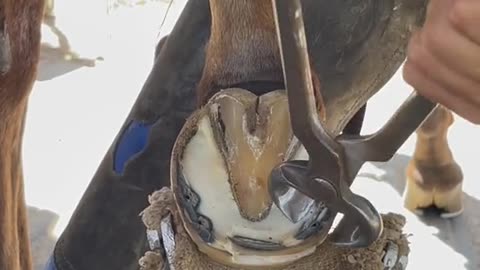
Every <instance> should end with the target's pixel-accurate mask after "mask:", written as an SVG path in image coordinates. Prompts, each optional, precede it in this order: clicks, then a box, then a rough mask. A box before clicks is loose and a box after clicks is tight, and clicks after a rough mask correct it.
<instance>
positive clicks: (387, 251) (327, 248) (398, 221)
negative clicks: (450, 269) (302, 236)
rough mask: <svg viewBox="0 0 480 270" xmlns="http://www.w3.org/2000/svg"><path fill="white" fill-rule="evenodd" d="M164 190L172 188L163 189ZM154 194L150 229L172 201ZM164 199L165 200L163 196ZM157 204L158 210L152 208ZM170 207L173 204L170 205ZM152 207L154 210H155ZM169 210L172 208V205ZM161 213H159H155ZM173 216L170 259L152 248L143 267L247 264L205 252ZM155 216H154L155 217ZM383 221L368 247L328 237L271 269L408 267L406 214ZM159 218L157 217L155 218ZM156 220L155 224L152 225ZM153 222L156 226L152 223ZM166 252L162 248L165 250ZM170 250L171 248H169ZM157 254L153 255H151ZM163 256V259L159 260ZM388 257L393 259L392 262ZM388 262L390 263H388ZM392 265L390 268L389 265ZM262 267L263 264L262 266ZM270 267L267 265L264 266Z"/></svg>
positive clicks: (213, 269) (198, 269)
mask: <svg viewBox="0 0 480 270" xmlns="http://www.w3.org/2000/svg"><path fill="white" fill-rule="evenodd" d="M161 192H169V191H167V190H166V189H163V190H162V191H161ZM152 197H155V198H164V199H166V200H165V201H163V203H159V201H158V200H157V201H156V202H155V203H154V204H153V205H152V206H150V207H149V208H147V209H146V210H145V211H144V213H148V216H145V215H144V216H143V221H144V223H145V225H146V226H147V228H148V229H157V228H158V227H159V226H158V223H159V222H158V221H159V220H161V219H162V218H163V217H165V216H164V215H165V213H166V211H165V209H158V207H161V206H160V205H163V206H164V207H165V206H167V205H169V203H168V202H167V201H170V200H169V199H168V198H169V196H167V195H166V194H154V195H152ZM161 201H162V200H161ZM152 208H154V209H155V210H153V209H152ZM169 208H170V207H169ZM152 210H153V211H152ZM169 210H170V211H171V210H172V208H170V209H169ZM154 213H158V214H159V215H158V216H157V215H155V214H154ZM170 213H171V214H172V216H173V223H174V226H175V228H174V231H175V235H174V240H175V247H174V250H173V252H172V253H171V254H172V255H171V256H170V259H169V260H167V259H166V258H165V257H162V256H161V255H160V254H161V253H160V252H158V253H155V254H156V255H152V252H151V251H149V252H147V253H146V255H145V257H143V258H142V259H141V261H140V262H141V263H143V264H144V265H146V263H145V262H146V261H148V262H149V265H148V266H149V267H150V268H146V267H145V266H142V267H143V268H141V269H142V270H157V269H161V268H160V266H159V265H160V264H162V265H163V263H170V264H171V265H172V266H173V267H172V269H190V270H239V269H244V268H235V267H230V266H224V265H220V264H218V263H216V262H214V261H213V260H211V259H210V258H209V257H207V256H206V255H205V254H204V253H201V252H200V251H199V250H198V249H197V247H196V246H195V244H194V243H193V242H192V241H191V240H190V238H189V236H188V234H187V233H186V231H185V230H184V229H183V226H182V225H178V224H181V223H180V219H179V217H178V214H176V213H175V211H171V212H170ZM152 219H153V220H152ZM382 219H383V222H384V230H383V233H382V235H381V237H380V238H379V239H378V240H377V241H376V242H374V243H373V244H372V245H371V246H370V247H368V248H361V249H349V248H340V247H336V246H334V245H333V244H332V243H331V242H330V241H329V240H328V239H327V241H325V242H324V243H323V244H321V245H320V246H319V247H318V248H317V250H316V251H315V252H314V253H313V254H312V255H310V256H307V257H304V258H302V259H300V260H298V261H295V262H294V263H292V264H290V265H287V266H283V267H278V268H271V267H269V268H268V269H279V270H307V269H308V270H310V269H317V270H384V269H392V270H401V269H405V267H406V265H405V264H406V262H407V258H408V254H409V252H410V250H409V247H408V245H409V243H408V240H407V236H406V235H405V234H404V233H403V231H402V230H403V227H404V225H405V218H404V217H403V216H401V215H397V214H392V213H390V214H385V215H382ZM155 220H156V221H155ZM153 224H155V225H153ZM151 225H153V226H151ZM162 253H163V252H162ZM167 254H168V252H167ZM152 258H154V259H152ZM159 258H160V260H158V259H159ZM155 260H157V261H158V265H152V264H151V263H150V262H152V261H155ZM387 260H391V262H390V264H389V263H387ZM388 265H389V266H388ZM389 267H390V268H389ZM260 269H262V268H260ZM263 269H267V268H263Z"/></svg>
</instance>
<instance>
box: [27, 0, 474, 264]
mask: <svg viewBox="0 0 480 270" xmlns="http://www.w3.org/2000/svg"><path fill="white" fill-rule="evenodd" d="M57 1H58V2H57V6H56V11H57V14H58V18H57V22H56V24H53V23H49V25H44V29H43V33H44V36H43V39H44V47H43V48H42V60H41V63H40V70H39V75H38V80H37V83H36V85H35V89H34V91H33V93H32V96H31V100H30V108H29V113H28V119H27V126H26V132H25V144H24V168H25V181H26V197H27V203H28V205H29V206H30V209H29V214H30V223H31V239H32V244H33V252H34V256H35V264H36V270H41V269H42V266H43V264H44V263H45V260H46V259H47V257H48V256H49V254H50V252H51V249H52V247H53V245H54V243H55V239H56V238H57V237H58V235H59V234H60V233H61V232H62V230H63V228H64V227H65V226H66V224H67V222H68V220H69V218H70V216H71V214H72V211H73V210H74V208H75V206H76V204H77V202H78V200H79V199H80V197H81V196H82V193H83V191H84V190H85V188H86V186H87V185H88V183H89V181H90V179H91V177H92V176H93V174H94V172H95V170H96V168H97V166H98V164H99V162H100V161H101V159H102V158H103V156H104V154H105V152H106V150H107V148H108V147H109V146H110V144H111V142H112V140H113V138H114V137H115V135H116V134H117V132H118V130H119V128H120V126H121V125H122V123H123V121H124V119H125V117H126V115H127V113H128V112H129V110H130V108H131V106H132V104H133V102H134V100H135V98H136V97H137V95H138V93H139V91H140V89H141V87H142V84H143V82H144V80H145V78H146V77H147V75H148V73H149V70H150V68H151V65H152V60H153V51H154V45H155V43H156V42H157V40H158V39H159V38H160V37H162V36H163V35H165V34H167V33H168V32H169V31H170V29H171V27H172V26H173V24H174V23H175V19H176V18H177V16H178V14H179V13H180V11H181V9H182V8H183V6H184V0H173V2H171V1H167V0H156V1H153V0H151V1H148V2H147V3H144V4H143V5H132V6H130V7H120V8H118V9H116V10H114V11H113V12H111V14H110V16H108V17H107V15H106V12H105V11H106V3H105V2H104V1H98V0H84V1H62V0H57ZM74 2H77V3H74ZM137 2H139V1H137ZM166 15H168V16H167V17H166V19H165V16H166ZM68 49H71V50H73V51H75V52H77V53H78V54H79V55H80V57H81V59H80V60H77V61H69V60H68V59H65V53H64V52H65V51H68ZM95 59H100V60H97V61H95ZM409 92H410V88H409V87H408V86H406V85H405V84H404V82H403V81H402V79H401V76H400V74H397V75H396V76H395V77H394V78H393V79H392V80H391V81H390V82H389V84H388V85H387V86H386V87H385V89H383V90H382V91H381V92H380V93H379V94H377V95H376V96H375V97H374V98H373V100H372V101H371V103H370V105H369V109H368V113H367V120H366V126H365V130H364V131H365V133H368V132H373V131H375V130H376V129H377V128H379V127H380V126H381V125H382V124H383V123H384V122H385V120H387V119H388V117H389V116H390V115H391V114H392V113H393V112H394V110H395V109H396V108H397V107H398V105H400V103H401V102H402V101H403V100H404V99H405V98H406V97H407V96H408V94H409ZM479 137H480V128H479V127H475V126H473V125H471V124H469V123H467V122H466V121H464V120H463V119H460V118H457V120H456V122H455V124H454V125H453V127H452V128H451V131H450V134H449V140H450V144H451V146H452V149H453V152H454V154H455V158H456V159H457V161H458V162H459V163H460V164H461V166H462V168H463V171H464V174H465V184H464V186H465V188H464V190H465V207H466V212H465V213H464V214H463V215H462V216H460V217H458V218H456V219H453V220H441V219H439V218H436V217H434V216H427V217H423V218H419V217H417V216H415V215H413V214H412V213H410V212H408V211H406V210H404V209H403V207H402V198H401V195H402V193H403V190H404V186H405V184H404V178H405V175H404V168H405V166H406V164H407V162H408V160H409V158H410V156H411V153H412V151H413V149H414V143H415V137H414V136H412V137H411V138H410V139H409V141H407V143H406V144H405V145H404V146H403V147H402V149H401V150H400V151H399V153H398V154H397V155H396V156H395V157H394V158H393V159H392V160H391V161H390V162H388V163H383V164H367V165H366V166H365V167H364V168H363V170H362V173H361V174H360V176H359V178H358V179H357V180H356V182H355V184H354V189H355V190H356V191H357V192H358V193H361V194H363V195H364V196H367V197H368V198H369V199H371V200H372V201H373V203H374V204H375V205H376V206H377V207H378V208H379V210H380V211H382V212H389V211H393V212H397V213H402V214H404V215H405V216H406V217H407V219H408V224H407V228H406V230H407V232H409V233H411V234H412V235H411V237H410V241H411V243H412V244H411V248H412V253H411V256H410V263H409V267H408V269H414V270H416V269H452V270H457V269H458V270H462V269H468V270H476V269H480V212H479V211H478V209H479V208H480V181H479V179H478V176H479V174H480V173H479V171H478V169H476V166H478V158H477V157H476V156H475V154H476V153H479V144H478V141H477V140H475V139H476V138H479Z"/></svg>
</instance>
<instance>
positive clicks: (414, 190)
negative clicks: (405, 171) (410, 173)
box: [404, 177, 464, 219]
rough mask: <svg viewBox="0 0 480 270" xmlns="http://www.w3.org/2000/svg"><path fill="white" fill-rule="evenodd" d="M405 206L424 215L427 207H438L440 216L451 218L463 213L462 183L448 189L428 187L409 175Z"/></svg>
mask: <svg viewBox="0 0 480 270" xmlns="http://www.w3.org/2000/svg"><path fill="white" fill-rule="evenodd" d="M404 206H405V208H407V209H408V210H410V211H412V212H413V213H415V214H417V215H419V216H423V215H424V214H425V211H424V209H426V208H432V207H433V208H437V209H438V210H440V217H441V218H445V219H449V218H454V217H457V216H459V215H461V214H462V213H463V210H464V207H463V191H462V183H459V184H457V185H456V186H455V187H453V188H451V189H448V190H439V189H436V188H429V189H426V188H424V187H422V186H421V185H420V184H418V183H417V182H416V181H415V180H413V179H412V178H411V177H407V186H406V189H405V193H404Z"/></svg>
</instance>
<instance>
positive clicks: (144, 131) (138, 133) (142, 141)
mask: <svg viewBox="0 0 480 270" xmlns="http://www.w3.org/2000/svg"><path fill="white" fill-rule="evenodd" d="M150 128H151V125H146V124H143V123H140V122H137V121H132V122H131V123H130V125H129V126H128V127H127V129H126V130H125V131H124V133H123V134H122V135H121V137H120V140H119V141H118V144H117V148H116V149H115V154H114V161H113V169H114V171H115V172H116V173H117V174H121V173H123V170H124V169H125V164H126V163H127V162H128V161H129V160H130V159H132V158H133V156H135V155H136V154H138V153H140V152H142V151H143V150H144V149H145V147H146V145H147V142H148V135H149V133H150Z"/></svg>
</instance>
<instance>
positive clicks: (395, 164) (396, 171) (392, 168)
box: [359, 154, 480, 270]
mask: <svg viewBox="0 0 480 270" xmlns="http://www.w3.org/2000/svg"><path fill="white" fill-rule="evenodd" d="M410 159H411V157H409V156H407V155H402V154H397V155H395V156H394V157H393V158H392V159H391V160H390V161H389V162H387V163H371V164H372V165H373V166H375V167H376V168H378V169H380V170H381V171H383V172H384V173H383V174H382V175H381V176H379V175H376V174H375V175H374V174H369V173H363V172H362V173H361V174H360V175H359V176H364V177H368V178H370V179H374V180H377V181H381V182H384V183H388V184H390V185H391V186H392V187H393V188H394V189H395V190H396V191H397V192H398V194H399V195H400V196H402V194H403V192H404V190H405V179H406V174H405V168H406V167H407V165H408V162H409V161H410ZM467 181H468V179H467ZM464 204H465V212H464V213H463V214H462V215H461V216H459V217H457V218H454V219H442V218H440V217H439V215H438V210H434V209H430V210H428V211H426V212H425V215H424V216H422V217H420V220H421V221H422V222H423V223H424V224H425V225H426V226H431V227H435V228H437V229H438V234H436V236H437V237H438V238H439V239H440V240H442V241H443V242H444V243H446V244H447V245H449V246H450V247H451V248H452V249H454V250H455V251H456V252H458V253H460V254H462V255H463V256H464V257H465V258H466V259H467V263H466V265H465V268H466V269H468V270H478V269H480V264H479V263H480V261H479V259H480V258H477V256H479V254H480V253H479V252H480V250H478V249H479V247H478V245H480V211H478V209H480V200H478V199H476V198H474V197H472V196H470V195H468V194H467V193H464ZM475 245H476V246H477V247H475Z"/></svg>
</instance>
